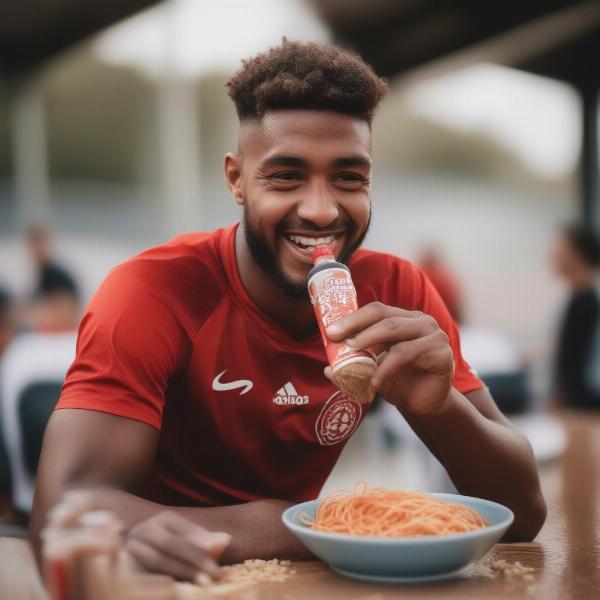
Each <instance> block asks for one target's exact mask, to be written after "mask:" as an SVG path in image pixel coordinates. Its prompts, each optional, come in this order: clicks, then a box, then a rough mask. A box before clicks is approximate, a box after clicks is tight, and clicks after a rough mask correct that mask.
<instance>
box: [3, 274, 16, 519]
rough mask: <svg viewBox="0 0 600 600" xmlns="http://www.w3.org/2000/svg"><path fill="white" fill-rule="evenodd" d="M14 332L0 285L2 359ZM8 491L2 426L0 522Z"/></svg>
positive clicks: (7, 509)
mask: <svg viewBox="0 0 600 600" xmlns="http://www.w3.org/2000/svg"><path fill="white" fill-rule="evenodd" d="M14 334H15V324H14V318H13V301H12V296H11V294H10V293H9V292H8V290H7V289H6V288H4V287H2V286H0V360H1V359H2V354H3V353H4V349H5V348H6V347H7V346H8V344H9V343H10V341H11V340H12V338H13V336H14ZM1 400H2V398H1V397H0V402H1ZM0 414H1V413H0ZM0 424H1V423H0ZM10 493H11V478H10V467H9V461H8V454H7V451H6V445H5V443H4V437H3V435H2V427H0V523H1V522H3V521H6V520H9V518H10V514H11V508H10V506H11V502H10Z"/></svg>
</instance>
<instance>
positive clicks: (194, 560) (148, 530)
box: [129, 515, 231, 577]
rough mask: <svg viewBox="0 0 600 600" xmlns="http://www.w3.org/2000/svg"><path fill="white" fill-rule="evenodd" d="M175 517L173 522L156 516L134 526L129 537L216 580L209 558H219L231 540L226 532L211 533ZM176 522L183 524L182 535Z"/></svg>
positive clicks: (212, 561)
mask: <svg viewBox="0 0 600 600" xmlns="http://www.w3.org/2000/svg"><path fill="white" fill-rule="evenodd" d="M175 516H176V517H177V519H173V518H171V517H169V516H165V515H157V517H155V518H154V519H150V520H148V521H146V522H142V523H141V524H139V525H137V526H136V527H134V528H133V529H132V530H131V532H130V533H129V537H130V538H132V539H135V540H137V541H140V542H142V543H144V544H146V545H149V546H152V547H153V548H155V549H156V550H157V551H158V552H160V553H163V554H166V555H169V556H170V557H171V558H173V559H176V560H178V561H183V562H186V563H188V564H189V565H191V566H193V567H194V568H195V569H196V570H201V571H204V572H206V573H208V574H209V575H210V576H211V577H218V576H219V571H220V569H219V566H218V565H217V563H216V562H215V561H214V560H213V558H216V557H217V556H220V554H221V553H222V552H223V550H224V549H225V548H226V547H227V545H228V544H229V542H230V541H231V536H229V535H228V534H226V533H211V532H209V531H207V530H206V529H204V528H202V527H200V526H198V525H196V524H194V523H192V522H190V521H188V520H187V519H185V518H184V517H181V516H179V515H175ZM178 520H179V521H181V522H183V523H184V524H186V525H187V527H186V528H185V532H184V533H179V532H180V531H183V530H182V528H181V527H180V525H181V523H179V522H178Z"/></svg>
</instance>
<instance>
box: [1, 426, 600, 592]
mask: <svg viewBox="0 0 600 600" xmlns="http://www.w3.org/2000/svg"><path fill="white" fill-rule="evenodd" d="M562 419H563V422H564V424H565V427H566V431H567V436H568V442H567V448H566V452H565V454H564V455H563V456H562V457H561V458H560V459H558V460H556V461H555V462H554V463H552V464H549V465H545V466H543V467H542V468H541V472H540V473H541V478H542V487H543V490H544V495H545V498H546V502H547V504H548V518H547V521H546V524H545V525H544V528H543V529H542V531H541V532H540V535H539V536H538V538H537V539H536V541H535V542H533V543H529V544H498V545H496V547H495V548H494V550H493V551H492V552H491V553H490V554H489V555H488V557H487V558H486V559H484V563H483V564H479V565H475V566H472V567H470V568H469V569H468V570H467V572H466V573H465V575H464V576H462V577H460V578H459V579H455V580H451V581H445V582H440V583H435V584H427V585H424V584H421V585H410V586H406V585H404V586H398V585H375V584H368V583H360V582H356V581H352V580H350V579H346V578H344V577H341V576H338V575H336V574H335V573H333V572H332V571H330V570H329V569H328V568H327V567H326V566H325V565H323V564H322V563H319V562H302V563H296V564H295V568H296V571H297V572H296V574H295V575H294V576H292V577H291V578H290V579H289V580H288V581H287V582H285V583H269V584H267V583H264V584H258V586H257V589H256V590H255V592H256V593H255V594H252V596H253V597H254V596H256V597H260V598H261V599H265V600H269V599H271V598H273V599H275V598H278V599H279V598H285V599H286V600H293V599H297V598H298V599H299V598H319V599H340V600H341V599H343V600H384V599H387V598H400V599H402V598H411V599H413V598H414V599H422V600H429V599H434V598H435V599H438V598H444V599H454V598H456V599H458V598H460V599H464V598H478V599H479V598H486V599H488V600H493V599H495V598H508V597H510V598H511V599H515V598H527V599H529V598H531V599H536V598H537V599H542V598H544V599H546V598H561V599H569V598H573V599H580V598H581V599H588V598H594V597H600V415H592V414H589V415H588V414H565V415H564V416H563V417H562ZM498 560H506V561H510V562H511V563H513V562H516V561H519V562H520V563H521V564H522V565H524V566H526V567H532V568H533V569H534V572H533V577H532V578H531V577H523V576H517V575H515V576H507V575H503V574H499V573H497V572H492V571H490V569H489V568H488V567H486V566H485V563H486V561H487V562H488V563H489V562H490V561H492V562H493V561H498ZM247 592H248V591H246V592H244V591H240V592H237V593H231V594H228V595H227V598H247V597H248V595H247ZM42 598H44V594H43V591H42V587H41V584H40V582H39V578H38V576H37V572H36V570H35V568H34V565H33V560H32V558H31V552H30V550H29V547H28V545H27V542H25V541H24V540H17V539H8V538H0V600H41V599H42Z"/></svg>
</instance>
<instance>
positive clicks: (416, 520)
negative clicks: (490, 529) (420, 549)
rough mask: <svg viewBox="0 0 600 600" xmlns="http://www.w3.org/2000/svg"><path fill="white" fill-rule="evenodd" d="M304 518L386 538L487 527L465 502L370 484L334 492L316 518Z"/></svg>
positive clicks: (316, 525) (317, 526)
mask: <svg viewBox="0 0 600 600" xmlns="http://www.w3.org/2000/svg"><path fill="white" fill-rule="evenodd" d="M302 520H303V522H304V524H305V525H309V526H310V527H311V528H312V529H314V530H316V531H326V532H330V533H345V534H350V535H364V536H382V537H407V536H421V535H445V534H452V533H464V532H466V531H473V530H475V529H480V528H482V527H486V526H487V523H486V521H485V520H484V519H483V518H482V517H481V515H480V514H479V513H478V512H476V511H474V510H472V509H470V508H468V507H467V506H464V505H461V504H454V503H452V502H445V501H443V500H438V499H437V498H433V497H431V496H427V495H425V494H414V493H410V492H399V491H393V490H386V489H384V488H373V489H367V487H366V486H364V487H363V488H362V489H361V488H358V487H357V488H355V491H354V492H336V493H334V494H331V495H330V496H328V497H327V498H325V499H324V500H323V501H322V502H321V503H320V504H319V507H318V509H317V514H316V518H315V519H310V517H308V516H306V515H305V516H304V517H303V518H302Z"/></svg>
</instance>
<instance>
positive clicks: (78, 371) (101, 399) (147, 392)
mask: <svg viewBox="0 0 600 600" xmlns="http://www.w3.org/2000/svg"><path fill="white" fill-rule="evenodd" d="M188 353H189V341H188V339H187V337H186V334H185V331H184V330H183V328H182V327H181V326H180V324H179V321H178V320H177V319H176V316H175V315H174V313H173V312H172V310H171V308H170V307H169V306H168V305H167V303H166V302H165V301H164V300H163V299H162V297H161V295H160V292H159V290H155V289H154V288H153V287H152V286H150V285H149V284H148V283H146V281H145V280H144V279H142V277H141V275H139V274H138V273H137V272H136V270H135V268H134V264H130V263H125V264H124V265H121V266H119V267H117V268H115V269H114V270H113V271H111V273H110V274H109V275H108V277H107V278H106V279H105V281H104V282H103V283H102V285H101V286H100V288H99V289H98V291H97V292H96V294H95V296H94V298H93V299H92V301H91V303H90V305H89V306H88V308H87V309H86V312H85V314H84V316H83V318H82V320H81V324H80V327H79V333H78V338H77V350H76V356H75V360H74V362H73V364H72V365H71V367H70V369H69V371H68V373H67V377H66V380H65V384H64V386H63V390H62V393H61V397H60V399H59V401H58V403H57V405H56V408H57V409H62V408H83V409H89V410H97V411H101V412H107V413H111V414H114V415H118V416H122V417H128V418H131V419H135V420H138V421H142V422H144V423H147V424H149V425H151V426H153V427H156V428H157V429H160V427H161V422H162V414H163V408H164V403H165V392H166V389H167V383H168V381H169V378H170V377H171V376H173V375H174V374H175V373H177V372H178V371H179V370H180V369H181V368H182V367H183V365H184V361H185V357H186V356H187V354H188Z"/></svg>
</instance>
